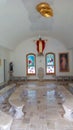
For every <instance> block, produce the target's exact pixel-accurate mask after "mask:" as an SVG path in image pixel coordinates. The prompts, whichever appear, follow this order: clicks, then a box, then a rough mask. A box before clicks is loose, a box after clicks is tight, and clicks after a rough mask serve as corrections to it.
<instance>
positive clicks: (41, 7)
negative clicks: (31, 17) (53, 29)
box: [36, 2, 53, 18]
mask: <svg viewBox="0 0 73 130" xmlns="http://www.w3.org/2000/svg"><path fill="white" fill-rule="evenodd" d="M36 9H37V11H38V12H39V13H40V14H41V15H42V16H44V17H47V18H49V17H52V16H53V10H52V8H51V7H50V5H49V4H48V3H45V2H42V3H40V4H38V5H37V6H36Z"/></svg>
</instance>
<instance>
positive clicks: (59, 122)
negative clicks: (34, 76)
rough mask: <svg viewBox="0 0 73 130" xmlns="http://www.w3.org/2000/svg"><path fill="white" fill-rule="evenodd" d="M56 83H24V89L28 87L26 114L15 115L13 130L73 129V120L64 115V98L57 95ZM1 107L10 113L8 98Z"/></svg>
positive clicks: (25, 102) (26, 92)
mask: <svg viewBox="0 0 73 130" xmlns="http://www.w3.org/2000/svg"><path fill="white" fill-rule="evenodd" d="M54 85H56V84H52V83H48V82H38V83H35V82H33V83H32V82H29V83H26V84H23V85H22V86H23V87H24V90H26V88H27V91H24V94H23V96H22V100H24V104H25V105H24V108H23V112H24V116H23V117H22V118H20V119H15V118H14V117H13V123H12V126H11V130H73V122H71V121H68V120H66V119H64V117H63V114H64V109H63V107H62V100H61V99H60V98H59V97H58V96H57V95H56V93H55V88H54ZM50 86H51V87H50ZM20 87H21V86H20ZM18 89H19V87H18ZM4 105H5V106H4ZM6 106H7V109H6ZM0 109H3V111H6V112H7V113H8V114H9V109H10V104H9V103H8V101H7V100H6V102H5V103H4V104H3V107H2V106H0ZM12 116H13V115H12Z"/></svg>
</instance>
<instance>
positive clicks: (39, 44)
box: [36, 38, 45, 55]
mask: <svg viewBox="0 0 73 130" xmlns="http://www.w3.org/2000/svg"><path fill="white" fill-rule="evenodd" d="M36 45H37V51H38V54H40V55H42V54H43V51H44V48H45V40H42V39H41V38H39V39H38V40H37V41H36Z"/></svg>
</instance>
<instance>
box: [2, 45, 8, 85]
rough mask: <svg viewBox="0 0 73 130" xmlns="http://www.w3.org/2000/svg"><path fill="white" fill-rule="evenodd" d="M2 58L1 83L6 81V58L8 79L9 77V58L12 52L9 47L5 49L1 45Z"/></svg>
mask: <svg viewBox="0 0 73 130" xmlns="http://www.w3.org/2000/svg"><path fill="white" fill-rule="evenodd" d="M0 59H1V65H0V83H1V82H4V62H3V61H4V59H5V60H6V72H5V74H6V81H7V80H8V78H9V73H8V70H9V59H10V53H9V50H8V49H5V48H3V47H1V46H0Z"/></svg>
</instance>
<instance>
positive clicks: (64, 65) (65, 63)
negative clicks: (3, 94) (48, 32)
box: [59, 53, 69, 72]
mask: <svg viewBox="0 0 73 130" xmlns="http://www.w3.org/2000/svg"><path fill="white" fill-rule="evenodd" d="M59 60H60V61H59V62H60V71H61V72H68V71H69V60H68V53H60V54H59Z"/></svg>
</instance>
